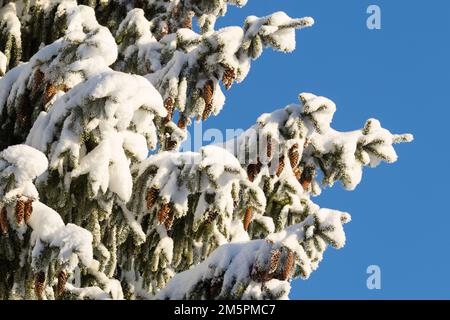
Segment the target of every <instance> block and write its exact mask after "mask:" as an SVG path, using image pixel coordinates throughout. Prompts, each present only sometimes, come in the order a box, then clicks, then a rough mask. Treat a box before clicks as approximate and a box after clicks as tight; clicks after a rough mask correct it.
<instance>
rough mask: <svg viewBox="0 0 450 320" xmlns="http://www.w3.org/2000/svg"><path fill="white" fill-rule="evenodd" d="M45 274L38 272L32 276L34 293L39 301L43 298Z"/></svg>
mask: <svg viewBox="0 0 450 320" xmlns="http://www.w3.org/2000/svg"><path fill="white" fill-rule="evenodd" d="M44 284H45V272H44V271H39V272H38V273H36V274H35V275H34V293H35V294H36V297H37V298H38V299H39V300H42V298H43V296H44V289H45V287H44Z"/></svg>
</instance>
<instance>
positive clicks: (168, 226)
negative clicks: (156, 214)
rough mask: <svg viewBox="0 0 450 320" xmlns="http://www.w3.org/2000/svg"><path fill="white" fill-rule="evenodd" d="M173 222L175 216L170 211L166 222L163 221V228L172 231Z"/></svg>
mask: <svg viewBox="0 0 450 320" xmlns="http://www.w3.org/2000/svg"><path fill="white" fill-rule="evenodd" d="M174 220H175V214H174V213H173V210H170V212H169V213H168V215H167V218H166V220H164V227H165V228H166V230H167V231H169V230H170V229H172V225H173V221H174Z"/></svg>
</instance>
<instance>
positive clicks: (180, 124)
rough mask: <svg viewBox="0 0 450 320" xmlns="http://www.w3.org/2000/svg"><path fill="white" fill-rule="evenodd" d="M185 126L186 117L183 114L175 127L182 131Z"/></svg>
mask: <svg viewBox="0 0 450 320" xmlns="http://www.w3.org/2000/svg"><path fill="white" fill-rule="evenodd" d="M186 124H187V123H186V117H185V116H184V115H183V114H181V115H180V118H179V119H178V123H177V126H178V128H180V129H184V128H186Z"/></svg>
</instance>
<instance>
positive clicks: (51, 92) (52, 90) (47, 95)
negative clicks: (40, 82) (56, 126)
mask: <svg viewBox="0 0 450 320" xmlns="http://www.w3.org/2000/svg"><path fill="white" fill-rule="evenodd" d="M68 89H69V88H67V87H66V86H65V85H58V86H55V85H53V84H48V85H47V87H46V88H45V92H44V97H43V103H44V105H46V104H47V103H49V101H50V100H52V98H53V97H54V96H55V94H56V92H58V91H59V90H62V91H64V92H66V91H67V90H68Z"/></svg>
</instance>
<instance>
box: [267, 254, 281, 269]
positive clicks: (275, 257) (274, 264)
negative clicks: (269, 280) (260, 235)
mask: <svg viewBox="0 0 450 320" xmlns="http://www.w3.org/2000/svg"><path fill="white" fill-rule="evenodd" d="M280 256H281V251H280V250H272V255H271V256H270V264H269V274H271V273H274V272H275V271H277V269H278V264H279V262H280Z"/></svg>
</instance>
